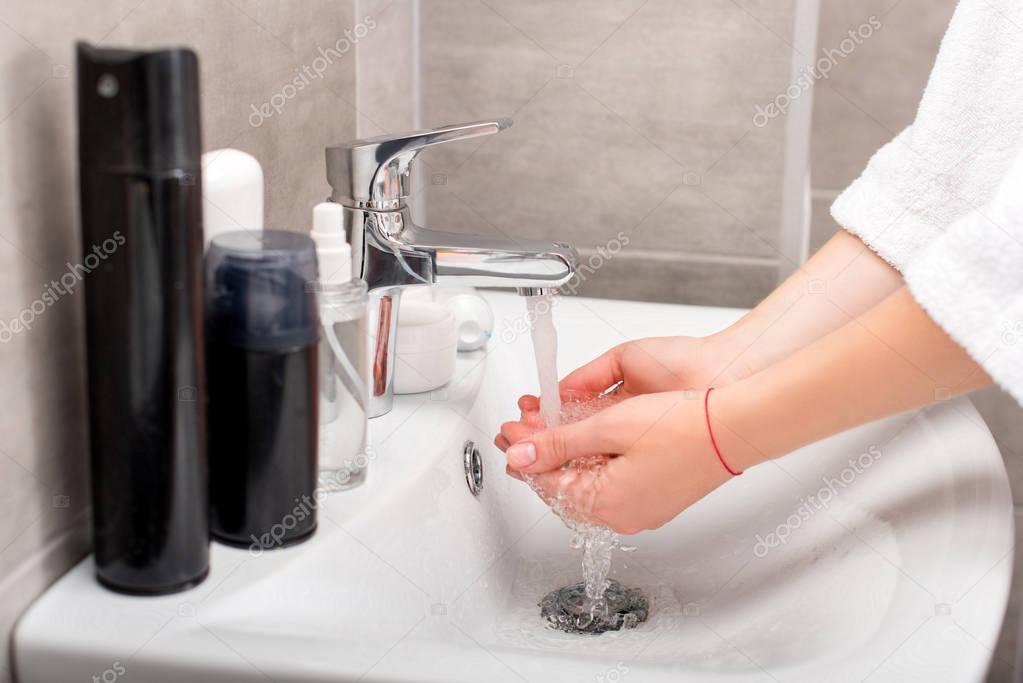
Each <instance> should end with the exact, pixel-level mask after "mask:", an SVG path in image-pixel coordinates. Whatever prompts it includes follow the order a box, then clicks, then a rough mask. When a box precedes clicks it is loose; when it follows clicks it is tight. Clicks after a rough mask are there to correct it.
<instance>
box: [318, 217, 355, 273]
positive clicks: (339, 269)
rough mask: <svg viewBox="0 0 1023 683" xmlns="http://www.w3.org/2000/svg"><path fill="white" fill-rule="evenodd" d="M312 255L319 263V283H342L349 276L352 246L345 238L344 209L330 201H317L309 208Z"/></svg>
mask: <svg viewBox="0 0 1023 683" xmlns="http://www.w3.org/2000/svg"><path fill="white" fill-rule="evenodd" d="M309 236H310V237H312V238H313V242H316V258H317V260H318V261H319V263H320V282H324V283H327V284H344V283H345V282H348V281H349V280H351V279H352V248H351V247H350V246H348V240H347V239H346V238H345V225H344V209H343V208H341V205H340V204H335V203H334V202H321V203H320V204H317V205H316V206H314V207H313V230H312V232H310V233H309Z"/></svg>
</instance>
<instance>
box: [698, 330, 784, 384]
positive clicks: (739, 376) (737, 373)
mask: <svg viewBox="0 0 1023 683" xmlns="http://www.w3.org/2000/svg"><path fill="white" fill-rule="evenodd" d="M752 314H753V311H750V312H749V313H747V314H746V315H744V316H743V317H742V318H741V319H739V320H737V321H736V322H735V323H733V324H732V325H729V326H728V327H726V328H725V329H723V330H721V331H719V332H715V333H714V334H712V335H709V336H708V337H706V338H705V339H706V340H707V343H708V344H710V345H711V347H712V348H713V349H714V353H715V355H716V356H717V357H718V359H719V363H720V365H721V367H722V370H721V372H720V378H718V379H716V380H715V382H714V384H717V385H719V386H724V385H725V384H731V383H732V382H737V381H741V380H744V379H746V378H747V377H750V376H751V375H755V374H756V373H758V372H760V371H761V370H763V369H764V368H766V367H767V366H768V365H769V363H768V362H767V361H766V359H765V358H764V357H763V355H762V354H761V353H760V352H759V346H758V345H757V344H756V340H757V337H758V336H759V335H760V331H759V330H757V329H756V323H755V321H754V320H751V319H750V318H751V316H752Z"/></svg>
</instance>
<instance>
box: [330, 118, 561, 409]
mask: <svg viewBox="0 0 1023 683" xmlns="http://www.w3.org/2000/svg"><path fill="white" fill-rule="evenodd" d="M510 125H511V121H510V120H508V119H499V120H497V121H480V122H477V123H471V124H463V125H460V126H446V127H444V128H439V129H436V130H433V131H419V132H415V133H407V134H403V135H398V136H394V137H393V139H392V138H390V137H388V138H372V139H367V140H356V141H354V142H350V143H346V144H344V145H337V146H334V147H329V148H328V149H327V180H328V181H329V182H330V185H331V188H332V189H333V192H332V194H331V199H332V200H333V201H338V202H340V203H341V204H342V205H343V206H344V212H343V215H344V221H345V230H346V232H347V233H348V238H349V242H350V243H351V245H352V266H353V271H354V272H355V274H356V275H357V276H358V277H361V278H362V279H363V280H365V281H366V284H367V286H368V287H369V290H370V311H369V322H370V330H371V334H372V335H373V338H372V339H371V340H370V341H371V343H372V345H373V368H372V372H373V375H372V377H371V378H370V382H369V384H370V397H369V406H368V410H367V412H368V414H369V416H370V417H377V416H379V415H383V414H384V413H387V412H388V411H389V410H390V409H391V405H392V402H393V386H394V385H393V381H394V378H393V375H394V336H395V332H396V331H397V323H398V310H399V303H400V297H401V292H402V290H403V289H404V288H406V287H409V286H412V285H417V284H443V283H457V284H461V285H467V286H475V287H500V288H506V289H514V290H516V291H518V292H519V294H522V295H523V296H535V295H538V294H547V293H550V292H553V291H554V290H556V289H557V288H558V287H561V286H563V285H565V284H567V283H568V282H569V281H570V280H571V279H572V278H573V277H574V276H575V274H576V272H577V270H578V268H579V254H578V252H576V250H575V248H574V247H572V246H571V245H568V244H565V243H563V242H546V241H542V240H526V239H522V240H520V239H518V238H514V237H505V238H496V237H485V236H482V235H469V234H463V233H455V232H443V231H439V230H431V229H428V228H424V227H421V226H418V225H416V224H415V223H414V222H413V221H412V217H411V215H410V213H409V209H408V206H407V204H406V203H405V201H404V198H405V196H406V194H407V192H408V187H409V183H408V176H409V173H410V172H411V168H412V161H413V159H415V156H416V155H417V154H418V153H419V151H420V150H421V149H423V148H424V147H427V146H429V145H435V144H440V143H444V142H450V141H453V140H458V139H468V138H471V137H477V136H479V135H490V134H493V133H496V132H498V131H500V130H504V129H505V128H507V127H508V126H510ZM385 152H386V153H385ZM398 162H400V163H398Z"/></svg>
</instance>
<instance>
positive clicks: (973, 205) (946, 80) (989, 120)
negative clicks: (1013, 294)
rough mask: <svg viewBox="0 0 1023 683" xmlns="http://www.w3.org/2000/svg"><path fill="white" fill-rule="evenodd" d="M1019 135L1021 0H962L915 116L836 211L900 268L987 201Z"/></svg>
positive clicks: (1022, 108) (1022, 125)
mask: <svg viewBox="0 0 1023 683" xmlns="http://www.w3.org/2000/svg"><path fill="white" fill-rule="evenodd" d="M880 30H881V31H883V30H884V26H883V24H882V28H881V29H880ZM1021 142H1023V2H1021V1H1020V0H961V2H960V3H959V6H958V8H957V9H956V12H955V15H954V16H953V18H952V22H951V23H950V24H949V28H948V31H947V32H946V34H945V37H944V39H943V40H942V43H941V50H940V52H939V54H938V58H937V60H936V62H935V64H934V69H933V71H932V72H931V77H930V80H929V81H928V84H927V89H926V90H925V92H924V96H923V99H922V100H921V102H920V106H919V108H918V110H917V114H916V118H915V120H914V122H913V124H912V125H911V126H910V127H909V128H907V129H906V130H904V131H902V133H900V134H899V135H898V136H897V137H895V139H893V140H892V141H891V142H889V143H888V144H887V145H885V146H884V147H882V148H881V149H880V150H879V151H878V152H877V153H876V154H875V155H874V157H873V158H872V159H871V160H870V163H869V164H868V165H867V168H866V170H865V171H864V172H863V174H862V175H861V176H860V177H859V179H857V180H856V181H855V182H854V183H853V184H852V185H850V186H849V187H848V188H847V189H846V190H845V191H844V192H843V193H842V194H841V195H840V196H839V197H838V199H837V200H836V201H835V203H834V204H833V206H832V207H831V213H832V216H834V218H835V220H836V221H837V222H838V224H839V225H841V226H842V227H844V228H845V229H847V230H849V231H850V232H852V233H854V234H856V235H857V236H859V237H860V239H862V240H863V241H864V242H865V243H866V244H867V245H868V246H870V248H872V249H873V250H874V251H876V252H877V253H878V254H880V255H881V256H882V257H883V258H884V259H885V260H886V261H888V262H889V263H891V264H892V265H893V266H894V267H895V268H897V269H899V270H900V271H901V270H904V269H905V267H906V266H907V265H908V264H909V263H910V262H911V261H912V260H913V258H914V257H915V256H916V254H917V253H918V252H919V251H920V250H921V249H922V248H924V247H926V246H927V245H929V244H931V243H932V242H933V241H934V240H936V239H938V238H939V237H940V236H941V235H942V233H943V232H944V231H945V230H946V229H947V228H948V227H949V226H950V225H952V224H953V223H954V222H956V221H957V220H959V219H960V218H962V217H963V216H965V215H967V214H968V213H970V212H971V211H974V210H976V209H978V208H981V207H984V206H985V205H986V204H987V203H988V202H990V201H991V199H992V197H993V196H994V194H995V192H996V190H997V189H998V187H999V184H1000V182H1001V180H1002V178H1003V177H1004V176H1005V174H1006V172H1007V171H1008V168H1009V165H1010V164H1011V163H1012V162H1013V160H1014V159H1015V157H1016V153H1017V152H1018V150H1019V149H1020V145H1021ZM1021 267H1023V264H1021Z"/></svg>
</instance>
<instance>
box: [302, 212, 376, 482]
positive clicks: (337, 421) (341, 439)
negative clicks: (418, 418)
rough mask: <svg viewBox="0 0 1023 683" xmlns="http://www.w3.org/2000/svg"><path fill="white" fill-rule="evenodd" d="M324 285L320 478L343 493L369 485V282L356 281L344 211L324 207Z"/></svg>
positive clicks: (317, 225) (319, 247)
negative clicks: (367, 481) (367, 472)
mask: <svg viewBox="0 0 1023 683" xmlns="http://www.w3.org/2000/svg"><path fill="white" fill-rule="evenodd" d="M310 237H312V238H313V241H314V242H315V243H316V257H317V260H318V261H319V267H320V281H319V282H318V283H317V287H316V296H317V302H318V305H319V309H320V326H321V329H320V351H319V352H320V370H319V372H320V382H319V385H320V406H319V408H320V437H319V438H320V441H319V447H320V475H319V488H320V489H321V490H323V491H343V490H345V489H349V488H352V487H354V486H358V485H359V484H361V483H362V482H364V481H365V480H366V465H367V464H368V462H369V457H370V453H369V451H368V449H367V439H366V437H367V431H368V429H367V428H368V421H367V413H366V406H367V402H368V397H369V385H368V383H367V380H368V377H369V330H368V329H367V327H366V325H367V324H368V321H367V318H366V306H367V294H366V283H365V282H363V281H362V280H359V279H352V252H351V247H349V245H348V242H347V241H346V240H345V230H344V210H343V209H342V208H341V206H340V205H338V204H333V203H331V202H324V203H322V204H317V205H316V207H315V208H314V209H313V229H312V232H311V233H310Z"/></svg>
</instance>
